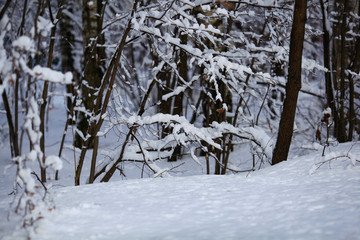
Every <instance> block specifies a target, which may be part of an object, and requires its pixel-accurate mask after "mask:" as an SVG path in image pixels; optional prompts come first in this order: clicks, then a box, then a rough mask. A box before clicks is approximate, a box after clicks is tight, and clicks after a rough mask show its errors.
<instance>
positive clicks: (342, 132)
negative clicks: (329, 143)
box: [338, 0, 348, 142]
mask: <svg viewBox="0 0 360 240" xmlns="http://www.w3.org/2000/svg"><path fill="white" fill-rule="evenodd" d="M347 5H348V1H347V0H344V3H343V11H342V24H341V42H340V49H341V55H340V57H341V58H340V59H341V61H340V67H341V69H340V78H341V79H340V119H339V129H338V130H339V132H338V141H339V142H346V141H347V136H346V118H345V91H346V86H345V70H346V66H347V64H346V61H347V56H346V55H347V54H346V46H345V36H346V25H347V24H346V19H347Z"/></svg>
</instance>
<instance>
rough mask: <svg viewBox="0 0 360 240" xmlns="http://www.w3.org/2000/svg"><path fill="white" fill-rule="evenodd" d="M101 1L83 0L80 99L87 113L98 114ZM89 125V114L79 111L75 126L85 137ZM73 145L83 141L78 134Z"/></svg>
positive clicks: (102, 39)
mask: <svg viewBox="0 0 360 240" xmlns="http://www.w3.org/2000/svg"><path fill="white" fill-rule="evenodd" d="M102 7H103V4H102V1H100V0H96V1H87V0H83V12H82V20H83V48H84V71H83V79H82V81H83V84H82V85H81V90H82V101H83V104H84V106H85V109H86V111H87V113H88V114H95V115H96V114H98V113H97V112H94V109H95V101H96V98H98V97H100V98H101V96H98V95H97V94H96V92H97V91H98V88H99V87H100V85H101V79H102V77H103V70H102V65H103V60H104V59H105V52H104V48H102V47H97V46H96V45H97V44H102V43H103V42H104V36H103V35H102V34H101V30H102V17H101V15H102ZM89 127H90V124H89V116H88V115H87V114H85V113H83V112H81V113H79V116H78V123H77V128H78V129H79V130H80V131H81V132H82V133H83V135H84V136H85V137H86V134H87V131H88V129H89ZM75 145H76V146H77V147H81V146H82V145H83V141H82V139H81V138H80V136H79V135H77V136H76V141H75ZM90 147H92V140H90Z"/></svg>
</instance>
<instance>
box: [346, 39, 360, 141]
mask: <svg viewBox="0 0 360 240" xmlns="http://www.w3.org/2000/svg"><path fill="white" fill-rule="evenodd" d="M352 62H353V63H352V66H351V67H350V69H351V71H353V72H359V70H360V38H358V40H357V41H356V43H355V57H354V59H353V61H352ZM349 87H350V101H349V111H350V118H349V136H348V141H352V139H353V135H354V133H353V132H354V128H355V120H356V116H355V106H354V105H355V103H354V99H355V89H354V78H353V76H349Z"/></svg>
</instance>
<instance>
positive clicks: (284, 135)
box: [272, 0, 307, 165]
mask: <svg viewBox="0 0 360 240" xmlns="http://www.w3.org/2000/svg"><path fill="white" fill-rule="evenodd" d="M306 8H307V0H296V1H295V8H294V19H293V24H292V29H291V39H290V55H289V76H288V81H287V84H286V97H285V100H284V105H283V112H282V114H281V120H280V124H279V133H278V138H277V142H276V145H275V149H274V153H273V158H272V164H273V165H274V164H277V163H279V162H282V161H285V160H287V157H288V153H289V149H290V144H291V138H292V136H293V128H294V119H295V112H296V105H297V99H298V95H299V91H300V89H301V62H302V51H303V45H304V33H305V22H306Z"/></svg>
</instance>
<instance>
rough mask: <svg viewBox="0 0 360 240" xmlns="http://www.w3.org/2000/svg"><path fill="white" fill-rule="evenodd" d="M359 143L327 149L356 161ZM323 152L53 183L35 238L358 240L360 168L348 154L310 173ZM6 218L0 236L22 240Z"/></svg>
mask: <svg viewBox="0 0 360 240" xmlns="http://www.w3.org/2000/svg"><path fill="white" fill-rule="evenodd" d="M359 144H360V143H355V144H354V143H351V144H343V145H339V146H338V147H331V148H328V150H327V151H328V154H329V155H330V156H333V155H334V154H335V155H336V153H341V152H344V151H345V152H346V151H348V150H349V149H352V150H351V151H352V155H351V156H352V158H357V161H359V156H360V148H359ZM321 152H322V150H321V149H320V150H319V151H315V152H314V153H311V154H308V155H305V156H302V157H295V158H293V159H290V160H288V161H287V162H282V163H280V164H278V165H275V166H272V167H268V168H265V169H262V170H259V171H255V172H251V173H249V174H244V175H243V174H238V175H226V176H214V175H212V176H207V175H202V176H190V177H168V178H156V179H135V180H126V181H115V182H110V183H97V184H92V185H83V186H79V187H71V186H69V187H53V188H51V189H50V192H51V194H52V195H53V201H54V205H55V206H56V208H55V210H53V211H51V212H48V213H47V214H46V216H45V218H44V219H43V220H41V221H40V222H39V224H38V226H37V228H36V232H37V233H36V235H34V236H36V237H35V238H34V239H39V240H41V239H52V240H56V239H79V240H81V239H359V236H360V228H358V226H359V224H360V200H359V195H360V167H359V165H358V163H357V165H355V164H354V161H352V160H349V159H346V158H344V159H342V160H339V159H338V160H334V161H333V163H332V165H331V167H330V166H328V165H326V164H325V165H323V166H322V167H320V168H318V169H317V170H316V171H314V172H313V173H312V174H309V169H311V167H312V166H314V164H315V163H318V162H321V161H323V158H322V157H321ZM234 157H235V158H238V157H241V156H239V155H237V156H234ZM2 190H3V189H2ZM1 196H2V198H3V199H2V201H1V202H0V210H1V211H0V213H1V214H2V215H4V214H5V212H6V211H5V210H4V209H5V208H6V207H7V204H6V202H7V200H8V199H7V198H8V197H6V194H4V192H2V193H1ZM3 219H6V218H5V216H3ZM10 223H11V222H10ZM7 224H9V223H8V222H7V221H3V222H2V223H0V229H2V231H0V236H2V237H3V238H2V239H4V240H5V239H25V238H23V236H24V235H22V234H21V230H19V229H16V228H15V230H14V229H13V231H9V230H7V229H5V226H6V225H7ZM10 229H11V228H10Z"/></svg>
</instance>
